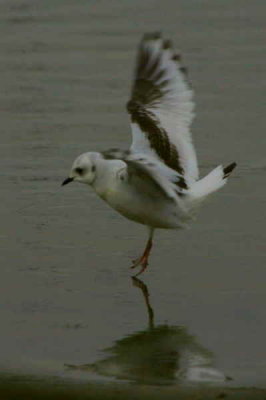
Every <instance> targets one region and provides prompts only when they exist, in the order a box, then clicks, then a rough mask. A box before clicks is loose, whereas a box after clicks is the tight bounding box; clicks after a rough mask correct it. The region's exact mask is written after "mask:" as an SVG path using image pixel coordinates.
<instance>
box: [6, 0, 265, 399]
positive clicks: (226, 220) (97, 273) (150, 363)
mask: <svg viewBox="0 0 266 400" xmlns="http://www.w3.org/2000/svg"><path fill="white" fill-rule="evenodd" d="M177 4H178V5H177ZM265 13H266V3H265V2H264V1H262V0H261V1H260V0H254V1H252V2H250V1H245V0H244V1H243V0H241V1H240V0H235V1H234V2H230V3H229V2H214V1H212V0H204V1H202V2H199V1H197V0H189V1H185V0H180V1H179V2H176V1H174V0H166V1H164V2H159V1H153V0H147V1H145V2H141V1H138V0H137V1H135V2H134V3H133V2H129V1H124V2H119V1H106V0H102V1H97V2H95V1H91V2H85V1H80V2H75V1H73V0H71V1H70V0H68V1H64V2H61V1H59V0H57V1H55V0H53V1H51V0H48V1H46V2H35V1H33V0H32V1H30V0H25V1H18V0H13V1H12V2H10V1H7V0H6V1H2V2H1V4H0V21H1V28H0V29H1V35H0V47H1V63H0V70H1V74H0V87H1V91H0V107H1V136H0V137H1V140H0V152H1V154H0V162H1V199H2V207H1V209H0V215H1V222H2V224H1V230H0V246H1V254H0V259H1V280H0V287H1V289H0V304H1V307H0V319H1V344H0V346H1V347H0V348H1V360H0V367H1V371H2V376H3V380H4V381H5V379H6V378H5V377H6V376H11V377H12V376H16V377H17V376H19V377H21V379H25V380H27V379H28V378H27V377H32V376H34V377H36V378H37V379H44V378H45V377H46V378H47V379H48V381H49V379H51V382H53V380H52V379H54V378H57V379H59V378H60V379H64V381H65V380H67V381H68V382H70V381H71V382H76V383H77V382H80V381H82V382H83V383H84V382H91V383H93V384H94V383H96V384H97V383H102V382H105V383H106V385H107V386H105V388H106V396H107V395H108V393H109V392H108V390H109V389H108V388H109V386H108V384H110V385H111V383H112V384H114V383H115V384H118V387H120V386H121V387H124V386H123V385H124V384H125V382H126V383H132V382H134V383H135V385H137V388H141V387H143V385H147V386H148V387H149V388H150V389H147V390H151V391H152V390H154V387H155V386H156V385H162V386H163V387H164V388H168V387H169V386H171V388H172V390H173V392H171V393H172V394H174V393H176V392H175V390H176V391H178V390H180V388H184V387H188V386H189V387H190V385H192V384H193V390H194V389H195V388H196V389H197V388H201V387H202V386H201V385H202V383H206V384H212V387H213V386H217V387H218V386H219V388H220V387H221V388H223V390H229V389H230V388H232V387H234V388H238V387H245V388H249V387H255V386H256V387H258V388H266V379H265V376H266V361H265V360H266V352H265V344H264V343H265V336H266V318H265V302H266V291H265V278H266V272H265V271H266V270H265V198H266V190H265V170H266V157H265V146H266V135H265V132H264V126H265V111H264V108H265V93H266V91H265V89H266V88H265V86H266V81H265V72H266V71H265V70H266V68H265V64H266V63H265V62H266V56H265ZM154 30H162V31H164V32H165V34H166V35H167V36H169V37H171V38H172V39H173V41H174V43H175V45H176V46H177V47H178V48H180V49H181V51H182V53H183V54H184V62H185V64H187V65H188V66H189V73H190V75H189V76H190V79H191V82H192V83H193V87H194V89H195V91H196V102H197V116H196V119H195V122H194V124H193V132H194V141H195V145H196V148H197V153H198V157H199V163H200V166H201V171H202V174H204V173H205V172H207V171H208V170H210V169H211V168H212V167H214V166H215V165H217V164H219V163H221V162H222V163H224V164H226V163H230V162H232V161H237V162H238V168H237V170H236V171H235V172H234V174H233V176H232V179H230V182H229V183H228V185H226V187H225V188H224V189H223V190H222V191H221V192H220V193H218V194H217V195H216V196H214V197H213V198H212V199H211V201H209V203H208V204H206V206H205V207H204V208H203V209H202V210H201V213H200V215H199V218H198V220H197V222H196V223H195V224H194V225H193V226H192V227H191V229H190V230H187V231H183V232H171V231H170V232H168V231H161V232H158V233H157V236H156V246H155V248H154V252H153V254H152V257H151V262H150V266H149V270H148V271H147V272H146V273H145V274H144V275H142V277H141V279H142V281H132V279H131V277H130V275H131V271H130V270H129V266H130V262H131V260H132V258H134V257H135V256H136V255H138V253H139V252H140V251H141V250H142V247H143V245H144V241H145V240H146V231H145V230H144V229H143V227H141V226H140V225H139V226H138V225H136V224H134V223H132V222H129V221H127V220H125V219H123V218H122V217H120V216H119V215H118V214H116V213H115V212H114V211H112V210H111V209H110V208H108V207H107V206H106V205H105V204H104V203H103V202H102V201H100V200H99V199H98V198H96V196H95V195H94V194H93V193H92V192H91V191H90V190H88V189H87V188H86V187H83V186H82V185H69V186H67V187H65V188H61V187H60V184H61V182H62V180H63V179H64V178H65V177H66V176H67V173H68V170H69V168H70V166H71V163H72V161H73V159H74V158H75V157H76V156H77V155H78V154H80V153H82V152H84V150H104V149H106V148H109V147H114V146H121V147H127V145H128V144H129V143H130V130H129V126H128V118H127V115H126V112H125V107H124V104H125V102H126V101H127V99H128V96H129V89H130V83H131V76H132V70H133V63H134V58H135V50H136V46H137V43H138V41H139V39H140V37H141V35H142V34H143V33H144V32H147V31H154ZM148 293H149V296H148ZM23 377H24V378H23ZM50 377H52V378H50ZM229 378H230V379H229ZM119 385H120V386H119ZM110 387H111V386H110ZM110 390H111V389H110ZM121 390H122V389H121ZM132 390H133V389H132ZM134 390H138V389H136V386H134ZM165 390H166V389H165ZM147 393H149V392H147ZM151 393H153V392H151ZM167 393H168V392H167ZM167 393H166V392H165V393H164V394H163V398H166V396H167ZM234 393H236V392H234ZM261 393H262V394H261V396H262V395H263V396H265V393H264V392H261ZM259 395H260V394H259ZM143 396H144V394H143V393H142V397H143ZM169 396H170V395H169ZM144 397H145V396H144ZM184 398H185V397H184ZM258 398H259V397H258Z"/></svg>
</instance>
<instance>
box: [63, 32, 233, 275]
mask: <svg viewBox="0 0 266 400" xmlns="http://www.w3.org/2000/svg"><path fill="white" fill-rule="evenodd" d="M186 75H187V74H186V69H185V68H184V67H183V66H182V64H181V56H180V54H177V53H175V52H174V51H173V49H172V44H171V42H170V41H169V40H163V39H162V37H161V35H160V34H158V33H150V34H146V35H144V37H143V39H142V40H141V42H140V46H139V50H138V56H137V65H136V70H135V76H134V83H133V88H132V94H131V99H130V100H129V102H128V103H127V110H128V113H129V115H130V119H131V130H132V144H131V147H130V150H128V151H123V150H119V149H111V150H108V151H104V152H101V153H99V152H88V153H84V154H81V155H80V156H79V157H78V158H77V159H76V160H75V161H74V163H73V165H72V168H71V171H70V174H69V177H68V178H67V179H65V180H64V182H63V183H62V185H65V184H67V183H70V182H72V181H76V182H80V183H85V184H87V185H90V186H91V187H92V188H93V189H94V190H95V192H96V193H97V194H98V195H99V196H100V197H101V198H102V199H103V200H105V201H106V202H107V203H108V204H109V205H110V206H111V207H112V208H114V209H115V210H116V211H118V212H119V213H120V214H122V215H123V216H124V217H126V218H128V219H130V220H133V221H135V222H138V223H140V224H143V225H146V226H147V227H148V230H149V238H148V242H147V244H146V247H145V249H144V252H143V254H142V256H141V257H139V258H138V259H137V260H136V261H134V263H133V266H132V268H135V267H137V266H141V269H140V271H139V273H138V274H137V275H139V274H141V273H142V272H143V271H144V270H145V269H146V267H147V265H148V258H149V254H150V251H151V248H152V240H153V234H154V230H155V229H156V228H164V229H178V228H184V227H186V226H187V225H188V223H189V222H190V221H191V220H192V219H193V217H194V215H195V212H196V211H197V209H198V208H199V205H200V204H201V203H202V201H203V200H205V199H206V198H207V197H208V196H209V195H210V194H212V193H213V192H215V191H216V190H218V189H220V188H221V187H222V186H224V184H225V183H226V181H227V178H228V176H229V175H230V173H231V172H232V171H233V169H234V168H235V167H236V163H232V164H230V165H228V166H227V167H225V168H224V167H223V166H221V165H220V166H218V167H216V168H215V169H214V170H212V171H211V172H210V173H209V174H208V175H207V176H205V177H204V178H201V179H199V175H198V164H197V158H196V154H195V150H194V147H193V144H192V139H191V133H190V129H189V128H190V125H191V122H192V119H193V115H194V114H193V108H194V102H193V100H192V97H193V91H192V89H191V87H190V85H189V84H188V81H187V76H186Z"/></svg>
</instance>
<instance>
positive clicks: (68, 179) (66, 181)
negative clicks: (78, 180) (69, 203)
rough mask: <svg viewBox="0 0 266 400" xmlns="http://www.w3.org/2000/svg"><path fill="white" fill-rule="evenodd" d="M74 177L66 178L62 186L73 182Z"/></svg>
mask: <svg viewBox="0 0 266 400" xmlns="http://www.w3.org/2000/svg"><path fill="white" fill-rule="evenodd" d="M73 180H74V178H66V179H65V180H64V182H63V183H62V185H61V186H64V185H67V184H68V183H70V182H72V181H73Z"/></svg>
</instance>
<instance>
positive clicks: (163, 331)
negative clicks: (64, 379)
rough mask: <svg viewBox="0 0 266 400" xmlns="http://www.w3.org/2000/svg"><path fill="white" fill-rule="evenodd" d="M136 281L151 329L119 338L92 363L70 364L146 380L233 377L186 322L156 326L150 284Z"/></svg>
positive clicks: (162, 381) (216, 380)
mask: <svg viewBox="0 0 266 400" xmlns="http://www.w3.org/2000/svg"><path fill="white" fill-rule="evenodd" d="M132 281H133V285H134V286H135V287H138V288H139V289H141V291H142V294H143V297H144V300H145V305H146V308H147V312H148V318H149V326H148V329H145V330H143V331H139V332H136V333H133V334H131V335H128V336H126V337H124V338H122V339H119V340H117V341H116V342H115V344H114V345H113V346H112V347H110V348H107V349H104V353H105V354H106V355H107V356H106V357H105V358H104V359H103V360H100V361H98V362H95V363H92V364H84V365H67V366H68V367H70V368H74V369H79V370H85V371H88V372H92V373H96V374H99V375H102V376H109V377H115V378H117V379H128V380H131V381H134V382H138V383H146V384H149V383H150V384H170V383H193V382H194V383H196V382H206V383H207V382H209V383H221V382H224V381H226V380H229V379H230V378H228V377H226V376H225V375H224V374H223V373H222V372H220V371H218V370H217V369H215V368H214V367H213V366H212V365H213V355H212V353H211V352H210V351H208V350H207V349H205V348H204V347H203V346H201V345H200V344H198V343H197V341H196V339H195V337H194V336H192V335H190V334H189V333H188V332H187V329H186V328H185V327H183V326H169V325H167V324H164V325H158V326H155V324H154V313H153V309H152V307H151V304H150V301H149V292H148V288H147V286H146V285H145V284H144V283H143V282H142V281H141V280H140V279H137V278H136V277H133V278H132Z"/></svg>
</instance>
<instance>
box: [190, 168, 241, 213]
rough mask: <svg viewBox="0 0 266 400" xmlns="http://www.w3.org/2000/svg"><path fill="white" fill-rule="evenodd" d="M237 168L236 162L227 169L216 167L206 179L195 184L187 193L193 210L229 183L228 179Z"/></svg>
mask: <svg viewBox="0 0 266 400" xmlns="http://www.w3.org/2000/svg"><path fill="white" fill-rule="evenodd" d="M235 167H236V163H235V162H234V163H232V164H230V165H228V166H227V167H225V168H223V166H222V165H219V167H216V168H215V169H214V170H212V171H211V172H210V173H209V174H208V175H206V176H205V177H204V178H202V179H200V180H199V181H197V182H195V183H193V185H192V186H191V187H190V189H189V190H188V191H187V196H188V203H190V205H191V206H192V208H193V206H196V205H197V204H199V203H201V202H202V201H203V200H204V199H205V198H206V197H208V196H209V195H210V194H212V193H214V192H216V190H219V189H220V188H221V187H223V186H224V185H225V184H226V182H227V178H228V177H229V175H230V174H231V172H232V171H233V170H234V169H235Z"/></svg>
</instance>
